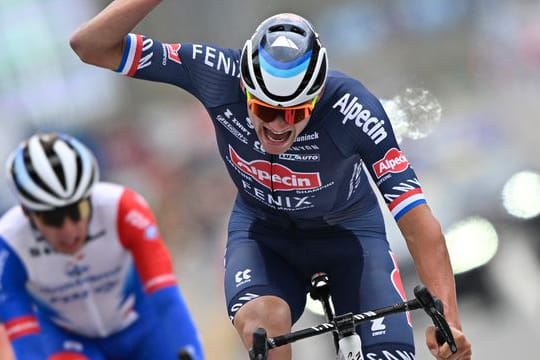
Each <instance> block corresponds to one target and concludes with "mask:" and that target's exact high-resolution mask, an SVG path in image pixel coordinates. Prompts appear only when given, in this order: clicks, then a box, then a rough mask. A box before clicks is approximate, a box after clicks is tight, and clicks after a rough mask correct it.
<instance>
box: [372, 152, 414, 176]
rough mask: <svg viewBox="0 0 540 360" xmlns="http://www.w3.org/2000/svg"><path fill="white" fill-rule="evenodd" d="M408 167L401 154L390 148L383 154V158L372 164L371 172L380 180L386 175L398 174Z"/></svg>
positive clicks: (405, 159)
mask: <svg viewBox="0 0 540 360" xmlns="http://www.w3.org/2000/svg"><path fill="white" fill-rule="evenodd" d="M408 167H409V161H408V160H407V158H406V157H405V155H403V152H401V151H400V150H398V149H397V148H392V149H390V150H388V151H387V152H386V154H384V157H383V158H382V159H380V160H379V161H377V162H375V163H374V164H373V171H374V172H375V175H376V176H377V179H380V178H381V177H383V176H384V175H386V174H388V173H394V174H397V173H400V172H402V171H405V170H406V169H407V168H408Z"/></svg>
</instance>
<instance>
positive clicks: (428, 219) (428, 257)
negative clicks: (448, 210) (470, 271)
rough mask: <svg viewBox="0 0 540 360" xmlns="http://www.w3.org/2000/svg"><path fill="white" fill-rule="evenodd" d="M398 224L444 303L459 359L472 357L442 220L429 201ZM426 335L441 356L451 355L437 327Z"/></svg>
mask: <svg viewBox="0 0 540 360" xmlns="http://www.w3.org/2000/svg"><path fill="white" fill-rule="evenodd" d="M398 226H399V228H400V230H401V232H402V233H403V236H404V237H405V240H406V241H407V246H408V248H409V251H410V253H411V256H412V257H413V260H414V263H415V266H416V270H417V272H418V276H419V277H420V280H421V281H422V282H423V283H424V284H425V285H426V286H427V288H428V289H429V290H430V292H431V293H432V294H434V295H435V296H437V297H438V298H439V299H441V301H442V302H443V304H444V314H445V317H446V319H447V320H448V323H449V324H450V326H451V328H452V332H453V334H454V338H455V340H456V344H457V346H458V354H459V357H456V359H470V353H471V345H470V343H469V342H468V341H467V339H466V338H465V336H464V335H463V333H462V331H461V322H460V319H459V313H458V306H457V300H456V288H455V281H454V274H453V271H452V266H451V264H450V256H449V255H448V249H447V247H446V241H445V239H444V235H443V233H442V230H441V226H440V224H439V222H438V221H437V219H436V218H435V217H434V216H433V214H432V212H431V209H430V208H429V206H428V205H427V204H420V205H418V206H416V207H415V208H413V209H412V210H410V211H408V212H407V213H406V214H405V215H403V216H402V217H401V218H400V219H399V220H398ZM426 338H427V339H426V341H427V345H428V347H429V348H430V350H431V351H432V353H433V355H435V357H436V358H437V359H443V358H447V356H448V355H449V354H450V349H449V348H448V345H444V346H438V345H437V343H436V340H435V331H434V329H433V328H429V329H428V332H427V333H426Z"/></svg>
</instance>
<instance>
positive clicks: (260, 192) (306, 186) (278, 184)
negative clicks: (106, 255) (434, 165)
mask: <svg viewBox="0 0 540 360" xmlns="http://www.w3.org/2000/svg"><path fill="white" fill-rule="evenodd" d="M239 59H240V51H239V50H237V49H226V48H220V47H216V46H212V45H208V44H166V43H161V42H159V41H156V40H154V39H151V38H148V37H145V36H142V35H137V34H128V35H127V37H126V47H125V50H124V56H123V59H122V62H121V64H120V66H119V67H118V69H117V71H118V72H120V73H122V74H125V75H128V76H131V77H135V78H139V79H145V80H151V81H157V82H163V83H169V84H172V85H175V86H178V87H180V88H182V89H184V90H186V91H188V92H189V93H191V94H192V95H194V96H195V97H196V98H197V99H198V100H200V101H201V102H202V104H203V105H204V107H205V108H206V110H207V111H208V114H209V115H210V118H211V120H212V122H213V124H214V128H215V133H216V139H217V144H218V148H219V153H220V155H221V157H222V159H223V161H224V163H225V166H226V168H227V171H228V172H229V174H230V176H231V178H232V180H233V182H234V184H235V185H236V188H237V189H238V197H237V201H236V202H235V205H234V208H233V211H232V213H231V217H230V221H229V230H228V231H229V232H228V241H227V249H226V254H225V294H226V301H227V308H228V313H229V316H230V318H231V320H233V321H234V317H235V316H236V314H237V313H238V311H239V309H240V308H241V307H242V306H244V305H245V304H246V303H247V302H249V301H251V300H253V299H255V298H257V297H260V296H267V295H269V296H278V297H280V298H281V299H283V300H284V301H286V302H287V304H288V305H289V308H290V310H291V317H292V321H293V322H295V321H296V320H297V319H298V318H299V317H300V315H301V313H302V311H303V309H304V305H305V296H306V288H307V286H308V283H309V279H310V275H311V274H313V273H315V272H320V271H324V272H326V273H327V274H329V276H330V279H331V284H332V285H331V288H332V297H333V300H334V303H335V308H336V311H337V312H338V313H347V312H362V311H368V310H371V309H374V308H378V307H382V306H387V305H390V304H393V303H395V302H397V301H399V300H400V299H403V298H404V291H403V287H402V285H401V281H400V279H399V271H398V268H397V263H396V262H395V258H394V257H393V255H392V252H391V250H390V247H389V244H388V241H387V240H386V234H385V228H384V223H383V217H382V214H381V212H380V211H379V209H378V208H377V198H376V196H375V192H374V188H375V187H376V188H378V190H379V191H380V193H381V195H382V197H383V198H384V201H385V202H386V204H387V205H388V207H389V209H390V211H391V212H392V214H393V216H394V218H395V219H396V220H398V219H399V218H400V217H401V216H403V215H404V214H405V213H406V212H407V211H409V210H410V209H412V208H413V207H415V206H417V205H419V204H422V203H425V202H426V199H425V197H424V195H423V193H422V189H421V186H420V184H419V181H418V179H417V177H416V175H415V173H414V171H413V169H412V167H411V166H410V164H409V162H408V160H407V158H406V157H405V155H404V154H403V152H402V151H401V150H400V148H399V146H398V144H397V142H396V139H395V137H394V133H393V130H392V126H391V123H390V121H389V119H388V117H387V115H386V113H385V112H384V109H383V107H382V105H381V104H380V102H379V100H378V99H377V98H376V97H375V96H374V95H372V94H371V93H370V92H369V91H368V90H367V89H366V88H365V87H364V86H363V85H362V84H361V83H360V82H358V81H357V80H355V79H353V78H351V77H349V76H347V75H345V74H343V73H340V72H337V71H330V72H329V75H328V79H327V82H326V85H325V88H324V91H323V94H322V96H321V97H320V99H318V101H317V103H316V105H315V109H314V111H313V113H312V115H311V118H310V120H309V122H308V123H307V126H306V127H305V128H304V130H303V131H302V132H301V133H300V134H299V136H298V137H297V138H296V140H295V142H294V143H293V145H292V146H291V147H290V148H289V149H288V150H287V151H286V152H285V153H282V154H279V155H273V154H269V153H267V152H266V151H265V149H264V148H263V146H262V145H261V142H260V141H259V139H258V137H257V134H256V132H255V129H254V126H253V124H252V123H251V121H250V119H249V117H248V109H247V101H246V95H245V94H244V92H243V90H242V88H241V86H240V70H239ZM368 174H369V175H368ZM370 178H371V179H372V180H373V181H372V183H373V185H372V184H371V182H370V181H369V179H370ZM408 320H409V319H408V318H407V316H406V315H405V314H400V315H398V316H394V317H388V318H386V319H381V320H379V321H378V322H377V323H373V324H364V325H362V326H360V327H359V329H358V330H359V332H360V333H361V335H362V338H363V341H364V343H363V349H364V353H365V354H367V355H366V356H368V357H369V358H374V359H375V358H383V356H385V357H386V358H389V356H392V357H393V356H394V355H391V354H396V356H397V355H398V354H400V356H402V357H403V356H406V358H412V357H414V342H413V336H412V331H411V326H410V322H409V321H408ZM404 358H405V357H404Z"/></svg>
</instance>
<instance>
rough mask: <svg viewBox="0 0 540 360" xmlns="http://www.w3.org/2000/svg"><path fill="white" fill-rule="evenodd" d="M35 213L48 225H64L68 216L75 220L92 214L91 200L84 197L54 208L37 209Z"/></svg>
mask: <svg viewBox="0 0 540 360" xmlns="http://www.w3.org/2000/svg"><path fill="white" fill-rule="evenodd" d="M35 214H36V216H37V217H39V219H40V220H41V221H43V223H45V224H46V225H49V226H53V227H62V225H63V224H64V219H65V218H66V217H69V218H70V219H71V220H73V221H74V222H78V221H80V220H81V219H87V218H88V217H89V216H90V200H88V199H84V200H81V201H79V202H76V203H75V204H71V205H68V206H64V207H62V208H58V209H54V210H47V211H36V213H35Z"/></svg>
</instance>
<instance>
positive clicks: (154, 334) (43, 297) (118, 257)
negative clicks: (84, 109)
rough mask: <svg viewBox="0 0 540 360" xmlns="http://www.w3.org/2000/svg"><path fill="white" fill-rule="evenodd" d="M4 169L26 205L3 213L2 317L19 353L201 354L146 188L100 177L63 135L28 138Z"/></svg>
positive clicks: (85, 356)
mask: <svg viewBox="0 0 540 360" xmlns="http://www.w3.org/2000/svg"><path fill="white" fill-rule="evenodd" d="M7 173H8V179H9V181H10V184H11V185H12V188H13V190H14V193H15V194H16V195H17V198H18V200H19V201H20V205H19V206H14V207H13V208H11V209H10V210H8V211H7V213H6V214H4V216H2V218H1V219H0V322H2V323H4V325H5V327H6V331H7V335H8V337H9V339H10V340H11V345H12V347H13V350H14V353H15V356H16V358H17V359H23V360H43V359H47V360H104V359H130V360H131V359H141V360H142V359H164V360H165V359H170V360H173V359H177V356H178V355H177V354H178V352H179V351H180V350H181V349H187V350H188V351H191V352H192V354H193V357H194V359H203V354H202V349H201V344H200V341H199V338H198V334H197V331H196V328H195V326H194V323H193V321H192V319H191V316H190V314H189V311H188V309H187V307H186V304H185V303H184V300H183V299H182V295H181V293H180V290H179V287H178V285H177V280H176V277H175V275H174V272H173V266H172V262H171V258H170V255H169V253H168V250H167V248H166V246H165V244H164V242H163V241H162V238H161V235H160V233H159V230H158V227H157V225H156V221H155V219H154V216H153V214H152V211H151V210H150V208H149V206H148V204H147V203H146V201H145V200H144V198H143V197H142V196H141V195H139V194H137V193H136V192H134V191H133V190H131V189H129V188H126V187H123V186H120V185H117V184H112V183H105V182H98V178H99V171H98V165H97V162H96V159H95V157H94V156H93V154H92V153H91V151H90V150H89V149H88V148H87V147H86V146H85V145H83V144H82V143H81V142H80V141H79V140H77V139H75V138H74V137H71V136H69V135H66V134H56V133H47V134H36V135H34V136H32V137H30V138H29V139H28V140H26V141H24V142H23V143H21V145H20V146H19V147H18V148H17V149H16V150H15V151H14V152H13V153H12V154H11V156H10V157H9V159H8V161H7Z"/></svg>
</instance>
